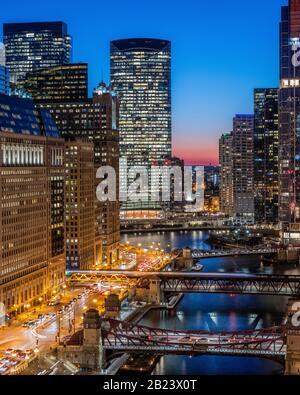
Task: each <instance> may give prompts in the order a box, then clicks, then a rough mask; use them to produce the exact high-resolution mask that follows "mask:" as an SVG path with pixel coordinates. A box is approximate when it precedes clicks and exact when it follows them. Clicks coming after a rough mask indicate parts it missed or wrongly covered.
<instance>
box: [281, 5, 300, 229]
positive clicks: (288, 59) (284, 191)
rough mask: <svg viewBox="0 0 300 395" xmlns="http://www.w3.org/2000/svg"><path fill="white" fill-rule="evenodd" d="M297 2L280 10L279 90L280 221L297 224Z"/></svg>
mask: <svg viewBox="0 0 300 395" xmlns="http://www.w3.org/2000/svg"><path fill="white" fill-rule="evenodd" d="M299 15H300V1H299V0H289V5H288V6H285V7H282V12H281V23H280V89H279V220H280V221H281V224H282V228H283V230H287V229H288V228H289V226H290V224H297V223H300V133H299V127H300V100H299V98H300V63H299V61H298V57H299V48H300V18H299Z"/></svg>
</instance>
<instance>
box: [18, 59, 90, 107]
mask: <svg viewBox="0 0 300 395" xmlns="http://www.w3.org/2000/svg"><path fill="white" fill-rule="evenodd" d="M20 87H22V89H23V90H24V91H26V92H28V93H29V94H30V95H31V97H32V98H33V99H34V101H38V102H47V101H54V100H56V101H77V100H85V99H86V98H87V97H88V65H87V64H86V63H78V64H75V63H72V64H65V65H59V66H54V67H48V68H47V69H38V70H35V71H31V72H29V73H27V74H26V77H25V79H24V80H22V81H21V82H20Z"/></svg>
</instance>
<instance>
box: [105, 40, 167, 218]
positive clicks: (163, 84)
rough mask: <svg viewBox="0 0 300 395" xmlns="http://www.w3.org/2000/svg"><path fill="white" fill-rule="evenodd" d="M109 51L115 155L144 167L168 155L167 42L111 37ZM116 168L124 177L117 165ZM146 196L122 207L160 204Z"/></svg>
mask: <svg viewBox="0 0 300 395" xmlns="http://www.w3.org/2000/svg"><path fill="white" fill-rule="evenodd" d="M110 51H111V54H110V56H111V58H110V67H111V69H110V73H111V84H112V88H113V90H114V91H115V92H116V93H117V95H118V97H119V99H120V156H121V157H122V158H126V159H127V166H128V167H132V166H145V167H146V168H149V167H150V166H151V165H157V164H158V163H160V162H161V161H163V160H164V159H166V158H169V157H170V156H171V43H170V42H169V41H166V40H158V39H144V38H135V39H127V40H126V39H125V40H116V41H112V42H111V45H110ZM120 171H121V178H122V180H126V179H127V174H126V171H125V169H124V167H123V166H122V165H121V168H120ZM149 178H150V177H149ZM132 181H133V179H130V178H128V183H130V182H132ZM159 187H160V181H159V180H154V182H153V188H159ZM122 189H123V185H122ZM150 190H151V188H150V185H149V191H150ZM149 194H150V192H149ZM149 194H146V196H145V197H146V200H148V201H146V202H145V201H144V202H130V201H129V202H126V204H122V210H127V211H131V210H136V209H137V210H139V209H144V210H145V212H146V211H147V210H154V209H157V210H159V209H160V208H161V205H160V204H159V202H151V200H150V197H149ZM128 215H130V213H128Z"/></svg>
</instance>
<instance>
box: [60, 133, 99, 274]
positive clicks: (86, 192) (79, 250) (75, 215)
mask: <svg viewBox="0 0 300 395" xmlns="http://www.w3.org/2000/svg"><path fill="white" fill-rule="evenodd" d="M65 151H66V152H65V163H66V177H65V194H66V205H65V218H66V259H67V268H69V269H73V270H74V269H79V270H90V269H93V267H94V265H95V253H96V252H95V243H94V240H95V207H94V204H95V203H94V201H95V184H94V145H93V143H92V142H90V141H87V140H82V139H79V138H77V139H75V138H73V139H67V140H66V143H65Z"/></svg>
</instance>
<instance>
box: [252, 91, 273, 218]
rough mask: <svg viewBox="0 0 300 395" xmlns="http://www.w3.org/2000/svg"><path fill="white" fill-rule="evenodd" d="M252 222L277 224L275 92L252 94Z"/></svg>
mask: <svg viewBox="0 0 300 395" xmlns="http://www.w3.org/2000/svg"><path fill="white" fill-rule="evenodd" d="M254 116H255V119H254V196H255V198H254V211H255V221H256V222H259V223H275V222H277V220H278V89H277V88H267V89H255V90H254Z"/></svg>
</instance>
